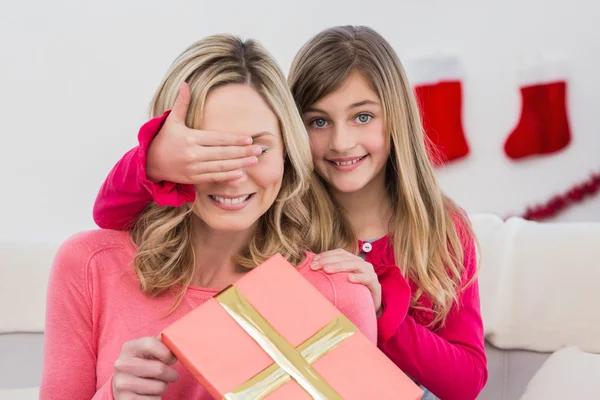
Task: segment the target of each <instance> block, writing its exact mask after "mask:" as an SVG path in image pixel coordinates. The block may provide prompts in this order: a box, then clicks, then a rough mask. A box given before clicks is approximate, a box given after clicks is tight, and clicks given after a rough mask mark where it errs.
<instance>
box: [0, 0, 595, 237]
mask: <svg viewBox="0 0 600 400" xmlns="http://www.w3.org/2000/svg"><path fill="white" fill-rule="evenodd" d="M599 17H600V6H599V5H598V4H597V3H595V2H592V1H588V0H573V1H571V2H566V1H564V0H563V1H549V0H505V1H494V2H489V1H481V0H470V1H468V0H454V1H451V2H449V1H441V0H427V1H393V2H392V1H389V2H382V1H374V0H372V1H369V2H367V1H364V0H363V1H356V0H347V1H342V0H337V1H327V2H325V1H322V0H302V1H296V2H291V1H277V0H259V1H254V2H248V1H242V0H230V1H220V2H216V1H214V2H201V1H170V2H165V1H156V0H143V1H142V0H137V1H133V0H130V1H127V2H125V1H122V0H121V1H117V0H105V1H102V2H99V1H95V2H92V1H81V0H79V1H66V0H55V1H52V2H46V1H40V0H33V1H29V2H27V1H23V2H16V1H13V2H3V4H2V7H1V10H0V52H1V56H0V57H1V58H0V90H1V92H0V93H1V95H0V117H1V121H2V130H1V132H2V133H1V141H0V170H1V171H2V172H3V182H2V185H1V186H0V187H1V191H2V192H1V196H0V199H1V200H0V201H1V205H2V206H1V207H0V240H15V241H20V240H42V241H44V240H49V241H60V240H62V239H64V238H65V237H66V236H68V235H70V234H71V233H73V232H75V231H78V230H82V229H89V228H93V227H94V224H93V221H92V217H91V215H92V205H93V201H94V199H95V195H96V193H97V190H98V188H99V186H100V184H101V182H102V181H103V179H104V177H105V176H106V174H107V173H108V171H109V169H110V168H111V166H112V165H113V164H114V162H115V161H116V160H117V159H118V158H119V157H120V155H121V154H122V153H124V152H125V151H126V150H127V149H129V148H130V147H131V146H134V145H135V142H136V134H137V129H138V127H139V126H140V124H141V123H142V122H143V121H144V120H145V112H146V106H147V104H148V103H149V101H150V98H151V96H152V94H153V92H154V90H155V88H156V87H157V85H158V83H159V81H160V79H161V77H162V76H163V74H164V73H165V71H166V68H167V66H168V65H169V64H170V62H171V61H172V60H173V59H174V58H175V56H176V55H177V54H178V53H179V52H180V51H182V50H183V48H184V47H186V46H187V45H189V44H190V43H192V42H193V41H195V40H196V39H199V38H201V37H203V36H206V35H208V34H212V33H217V32H231V33H236V34H240V35H243V36H246V37H255V38H257V39H259V40H260V41H262V42H263V43H264V44H265V45H266V46H267V48H268V49H269V50H270V51H271V52H272V53H273V54H274V55H275V57H276V58H277V59H278V60H279V61H280V63H281V66H282V68H283V69H284V70H285V71H287V70H288V68H289V65H290V63H291V60H292V58H293V56H294V53H295V52H296V51H297V50H298V49H299V47H300V46H301V45H302V43H304V41H305V40H307V39H308V38H309V37H310V36H311V35H312V34H314V33H316V32H317V31H319V30H320V29H323V28H325V27H327V26H330V25H337V24H348V23H349V24H365V25H370V26H372V27H374V28H375V29H377V30H379V31H380V32H381V33H382V34H383V35H384V36H385V37H386V38H387V39H388V40H389V41H390V42H391V43H392V44H393V46H394V47H395V48H396V50H397V51H398V53H399V54H400V56H401V57H414V56H420V55H428V54H431V53H432V52H443V53H454V54H457V55H459V56H460V58H461V60H462V63H463V65H464V68H465V69H466V71H467V76H466V79H465V85H464V90H465V99H464V100H465V119H464V120H465V130H466V132H467V135H468V139H469V141H470V144H471V147H472V153H471V155H470V157H469V158H468V159H467V160H465V161H462V162H460V163H457V164H454V165H452V166H449V167H447V168H444V169H443V170H441V171H440V179H441V182H442V184H443V186H444V188H445V189H446V190H447V191H448V192H449V193H450V194H451V195H452V196H454V197H455V199H456V200H457V201H458V202H459V203H461V204H462V205H463V206H464V207H465V208H466V209H467V210H469V211H477V212H478V211H491V212H497V213H500V214H502V215H504V214H506V213H512V212H518V211H521V210H522V209H523V208H524V207H525V205H526V204H529V203H531V202H536V201H540V200H544V199H546V198H547V197H548V196H550V195H551V194H554V193H555V192H557V191H560V190H562V189H563V188H566V187H568V186H570V184H572V183H573V182H574V181H576V180H578V179H581V178H583V177H585V176H587V174H588V173H589V172H591V171H592V170H594V169H595V168H598V167H600V156H599V153H600V130H599V128H598V119H597V115H598V112H597V110H598V109H600V97H599V96H597V93H599V92H600V74H599V73H598V72H597V71H598V66H599V62H600V57H599V56H598V55H597V51H598V49H600V34H599V33H598V28H597V26H598V22H597V21H598V20H599ZM536 54H537V55H540V56H543V57H555V56H558V57H566V59H567V60H568V62H569V67H570V72H571V74H572V75H571V80H570V91H569V108H570V110H569V111H570V115H571V122H572V127H573V134H574V141H573V143H572V145H571V147H570V148H569V149H568V150H567V151H565V152H563V153H561V154H559V155H557V156H553V157H550V158H545V159H536V160H532V161H528V162H521V163H518V164H517V163H514V162H511V161H509V160H508V159H506V158H505V157H504V155H503V152H502V144H503V141H504V138H505V136H506V135H507V134H508V132H509V131H510V130H511V129H512V127H513V126H514V125H515V124H516V121H517V118H518V113H519V109H520V98H519V93H518V88H517V86H516V76H515V69H516V68H517V67H518V66H519V65H520V64H519V62H522V61H523V59H526V58H528V57H529V58H530V56H532V55H534V56H535V55H536ZM561 218H564V219H579V220H584V219H585V220H600V198H596V199H595V200H593V201H590V202H588V203H587V204H585V205H583V206H580V207H579V208H577V209H574V210H573V211H571V212H569V213H567V214H565V216H563V217H561Z"/></svg>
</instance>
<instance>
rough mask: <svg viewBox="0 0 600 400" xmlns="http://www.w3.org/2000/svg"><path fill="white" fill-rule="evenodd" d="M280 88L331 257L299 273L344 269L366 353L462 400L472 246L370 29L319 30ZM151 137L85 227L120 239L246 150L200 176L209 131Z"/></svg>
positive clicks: (473, 310)
mask: <svg viewBox="0 0 600 400" xmlns="http://www.w3.org/2000/svg"><path fill="white" fill-rule="evenodd" d="M288 81H289V83H290V85H291V89H292V93H293V95H294V98H295V100H296V104H297V106H298V108H299V110H300V112H301V114H302V115H303V118H304V122H305V125H306V127H307V130H308V135H309V138H310V144H311V149H312V156H313V161H314V165H315V169H316V171H317V173H318V178H317V179H318V180H320V181H322V182H324V183H325V185H326V187H327V189H328V193H329V195H330V196H331V200H332V202H333V204H334V205H335V207H334V210H333V211H332V212H334V213H336V216H335V218H334V221H336V223H337V224H338V225H339V226H337V227H334V229H335V232H336V233H337V236H336V238H335V240H336V241H335V242H330V243H331V244H334V245H335V247H336V248H340V249H338V250H333V251H327V252H324V253H322V254H320V255H319V256H318V257H315V259H314V260H313V263H312V267H313V268H315V269H322V268H324V270H325V271H326V272H328V273H335V272H340V271H350V272H351V274H350V275H349V279H350V280H352V281H353V282H358V283H362V284H364V285H366V286H367V287H368V288H369V289H370V290H371V294H372V296H373V299H374V302H375V305H376V308H377V313H378V316H379V318H378V344H379V347H380V348H381V349H382V350H383V351H384V352H385V353H386V354H387V355H388V357H390V358H391V359H392V360H393V361H394V362H395V363H396V364H397V365H398V366H399V367H400V368H401V369H402V370H403V371H404V372H406V373H407V374H409V375H410V376H411V377H412V378H413V379H414V380H415V381H417V382H418V383H419V384H421V385H422V386H424V387H425V388H427V389H428V390H429V391H430V392H427V394H426V396H425V397H426V398H432V396H433V395H435V396H437V397H439V398H441V399H444V400H446V399H449V400H453V399H460V400H468V399H475V398H476V397H477V395H478V394H479V392H480V391H481V390H482V388H483V387H484V385H485V383H486V381H487V365H486V364H487V360H486V355H485V349H484V337H483V324H482V320H481V315H480V304H479V289H478V284H477V279H476V274H477V260H476V247H475V240H474V235H473V233H472V231H471V227H470V223H469V221H468V219H467V217H466V215H465V214H464V212H462V210H461V209H459V208H458V207H457V206H456V205H455V204H454V203H453V202H452V201H451V200H450V199H449V198H448V197H447V196H445V195H444V194H443V193H442V192H441V190H440V188H439V186H438V183H437V182H436V179H435V175H434V171H433V169H432V166H431V164H430V162H429V158H428V154H427V151H426V146H425V143H424V140H425V139H424V135H423V132H422V127H421V121H420V116H419V112H418V108H417V105H416V102H415V98H414V96H413V92H412V89H411V86H410V84H409V82H408V81H407V78H406V76H405V73H404V71H403V68H402V66H401V63H400V61H399V59H398V57H397V55H396V53H395V52H394V50H393V49H392V47H391V46H390V44H389V43H387V42H386V41H385V40H384V39H383V38H382V37H381V36H380V35H379V34H377V33H376V32H375V31H373V30H372V29H370V28H366V27H349V26H345V27H335V28H331V29H327V30H325V31H323V32H321V33H319V34H318V35H316V36H315V37H314V38H312V39H311V40H310V41H309V42H308V43H307V44H306V45H305V46H304V47H303V48H302V49H301V50H300V52H299V53H298V54H297V56H296V58H295V60H294V62H293V64H292V68H291V71H290V75H289V78H288ZM155 133H158V136H157V137H156V139H155V140H154V142H153V143H152V145H151V146H149V150H147V149H148V146H146V147H145V148H143V147H142V148H137V149H133V150H132V151H131V152H130V153H128V154H127V155H126V156H125V157H124V158H123V159H122V160H121V161H120V162H119V163H118V164H117V165H116V166H115V168H114V169H113V171H112V172H111V174H110V175H109V177H108V179H107V180H106V182H105V183H104V185H103V187H102V189H101V191H100V193H99V195H98V198H97V200H96V204H95V209H94V218H95V220H96V222H97V223H98V225H100V226H102V227H108V228H114V229H125V228H126V227H127V226H128V225H129V224H130V222H131V221H133V220H134V218H135V217H136V215H137V214H138V213H139V212H140V211H141V210H143V209H144V207H145V206H146V205H147V204H148V203H149V202H150V201H152V200H155V201H159V200H160V194H161V193H164V192H167V191H168V192H169V193H170V196H171V197H170V199H169V202H171V203H173V204H177V203H178V202H184V201H186V200H189V199H186V198H184V196H182V194H183V193H185V192H186V190H188V189H187V188H188V187H189V186H188V185H186V184H190V183H194V182H196V181H202V180H204V179H224V180H227V179H236V176H237V175H236V174H243V173H244V172H243V168H241V167H239V166H238V165H240V164H241V163H243V162H245V160H246V159H245V158H244V157H243V156H244V153H243V151H249V146H246V147H244V146H227V147H224V148H222V150H221V154H222V155H223V157H222V159H221V161H220V162H219V165H218V166H217V165H216V164H211V166H212V167H213V169H210V168H209V163H210V161H206V160H205V159H204V158H203V157H204V156H203V154H204V152H205V151H206V149H207V147H204V145H205V144H206V143H208V142H207V141H208V139H207V138H208V137H209V135H210V134H211V133H210V132H205V131H197V130H192V129H188V128H187V127H185V126H184V124H183V123H182V122H181V121H180V120H177V119H175V118H173V119H171V120H169V119H167V122H166V123H165V126H164V127H163V128H162V129H161V130H160V132H159V129H157V130H156V132H155ZM182 142H186V143H189V144H188V145H186V146H182V145H180V143H182ZM197 143H201V145H198V144H197ZM215 144H216V145H218V143H215ZM178 146H179V148H181V147H185V151H184V152H181V151H180V152H177V151H175V150H174V149H176V148H177V147H178ZM146 153H147V154H148V159H147V160H146V158H145V157H146ZM226 153H227V155H226ZM234 153H235V154H234ZM192 155H194V157H192ZM146 167H147V171H146ZM146 174H147V175H146ZM148 178H150V179H152V180H154V181H155V182H157V183H154V184H150V183H148V182H149V181H148V180H147V179H148ZM138 182H146V183H144V184H139V183H138ZM173 182H177V183H178V184H175V183H173ZM165 204H167V202H165ZM363 259H364V260H366V261H367V262H364V261H363ZM375 273H376V275H375ZM431 393H433V395H432V394H431Z"/></svg>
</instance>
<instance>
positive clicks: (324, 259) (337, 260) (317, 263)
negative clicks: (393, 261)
mask: <svg viewBox="0 0 600 400" xmlns="http://www.w3.org/2000/svg"><path fill="white" fill-rule="evenodd" d="M310 266H311V268H312V269H314V270H318V269H323V270H324V271H325V272H327V273H331V274H332V273H336V272H350V275H348V279H349V280H350V282H353V283H360V284H363V285H365V286H366V287H367V288H369V291H370V292H371V296H373V302H374V303H375V311H376V312H377V316H378V317H379V316H380V315H381V285H380V284H379V279H377V274H376V273H375V269H374V268H373V265H371V264H370V263H368V262H366V261H365V260H363V259H362V258H360V257H359V256H357V255H354V254H352V253H349V252H347V251H346V250H343V249H337V250H331V251H326V252H324V253H321V254H319V255H316V256H315V257H314V258H313V261H312V263H311V265H310Z"/></svg>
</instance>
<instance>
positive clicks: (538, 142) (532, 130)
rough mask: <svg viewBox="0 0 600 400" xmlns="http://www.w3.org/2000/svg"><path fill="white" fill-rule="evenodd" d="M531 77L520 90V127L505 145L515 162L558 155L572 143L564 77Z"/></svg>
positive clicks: (541, 72)
mask: <svg viewBox="0 0 600 400" xmlns="http://www.w3.org/2000/svg"><path fill="white" fill-rule="evenodd" d="M529 75H530V76H528V77H525V81H526V82H525V83H524V84H523V85H522V86H521V98H522V101H523V106H522V109H521V116H520V119H519V123H518V124H517V127H516V128H515V129H514V130H513V131H512V132H511V134H510V135H509V136H508V138H507V139H506V142H505V143H504V152H505V153H506V155H507V156H508V157H510V158H512V159H522V158H525V157H530V156H534V155H538V154H550V153H555V152H557V151H559V150H561V149H563V148H565V147H567V145H568V144H569V143H570V141H571V130H570V127H569V119H568V116H567V105H566V92H567V84H566V81H565V79H564V77H558V78H557V77H552V76H548V74H547V73H546V72H545V71H544V70H540V69H538V70H536V71H530V73H529ZM544 75H546V76H544Z"/></svg>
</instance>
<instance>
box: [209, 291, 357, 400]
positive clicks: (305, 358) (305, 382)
mask: <svg viewBox="0 0 600 400" xmlns="http://www.w3.org/2000/svg"><path fill="white" fill-rule="evenodd" d="M215 299H216V300H217V301H218V302H219V303H220V304H221V305H222V306H223V308H225V310H226V311H227V312H228V313H229V315H231V316H232V317H233V319H235V321H236V322H237V323H238V324H239V325H240V326H241V327H242V328H243V329H244V330H245V331H246V332H247V333H248V335H250V337H252V339H254V340H255V341H256V342H257V343H258V344H259V345H260V347H262V349H263V350H264V351H265V352H266V353H267V354H268V355H269V356H270V357H271V358H272V359H273V364H271V365H270V366H268V367H267V368H265V369H264V370H263V371H261V372H259V373H258V374H257V375H255V376H254V377H253V378H251V379H249V380H248V381H246V382H244V383H243V384H241V385H240V386H238V387H237V388H235V389H234V390H233V391H231V392H230V393H227V394H226V395H225V397H224V399H227V400H249V399H252V400H259V399H263V398H265V397H266V396H267V395H268V394H270V393H272V392H274V391H275V390H277V389H278V388H279V387H281V386H282V385H283V384H284V383H286V382H287V381H289V380H290V379H292V378H293V379H294V380H296V382H298V384H299V385H300V386H301V387H302V388H303V389H304V390H306V392H308V394H309V395H310V396H311V397H312V398H313V399H322V400H342V397H341V396H340V395H339V394H338V393H337V392H336V391H335V390H334V389H333V388H332V387H331V386H330V385H329V384H328V383H327V381H325V379H323V377H322V376H321V375H319V373H318V372H317V371H315V369H314V368H313V367H312V365H311V364H312V363H314V362H315V361H317V360H318V359H320V358H321V357H323V356H324V355H325V354H327V353H328V352H329V351H331V350H332V349H333V348H335V347H336V346H337V345H338V344H340V343H341V342H342V341H343V340H345V339H347V338H348V337H350V336H352V335H353V334H354V333H355V332H356V331H357V329H356V327H355V326H354V324H352V322H350V321H349V320H348V319H347V318H346V317H345V316H343V315H341V314H340V316H338V317H337V318H335V319H334V320H333V321H331V322H330V323H329V324H327V325H326V326H325V327H324V328H323V329H321V330H320V331H319V332H317V333H316V334H315V335H313V336H312V337H310V338H309V339H308V340H306V341H305V342H304V343H302V344H301V345H300V346H298V348H294V346H293V345H292V344H291V343H289V342H288V341H287V340H285V339H284V338H283V337H282V336H281V335H280V334H279V332H277V331H276V330H275V328H273V327H272V326H271V325H270V324H269V323H268V322H267V321H266V320H265V319H264V318H263V316H262V315H260V313H259V312H258V311H257V310H256V309H255V308H254V307H253V306H252V304H250V302H249V301H248V299H246V298H245V297H244V295H243V294H242V293H241V292H240V291H239V290H238V289H237V288H236V287H235V286H230V287H229V288H227V289H225V290H224V291H222V292H221V293H219V294H218V295H217V296H215Z"/></svg>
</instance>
